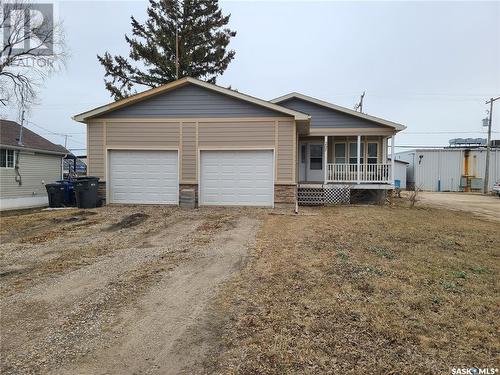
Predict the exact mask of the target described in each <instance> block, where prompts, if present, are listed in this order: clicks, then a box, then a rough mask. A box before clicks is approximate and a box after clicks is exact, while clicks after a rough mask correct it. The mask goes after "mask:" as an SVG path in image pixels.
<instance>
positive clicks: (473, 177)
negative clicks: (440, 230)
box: [395, 147, 500, 191]
mask: <svg viewBox="0 0 500 375" xmlns="http://www.w3.org/2000/svg"><path fill="white" fill-rule="evenodd" d="M395 159H396V160H402V161H406V162H408V163H409V165H408V168H407V170H406V172H407V186H408V187H410V186H415V187H418V188H420V189H421V190H425V191H464V190H466V189H471V190H476V189H477V190H481V189H482V187H483V183H484V173H485V164H486V148H485V147H477V148H458V147H456V148H455V147H450V148H442V149H416V150H411V151H405V152H400V153H397V154H396V158H395ZM489 175H490V176H489V187H490V189H491V188H492V187H493V184H494V183H495V182H496V181H497V180H498V179H500V148H492V149H491V155H490V167H489Z"/></svg>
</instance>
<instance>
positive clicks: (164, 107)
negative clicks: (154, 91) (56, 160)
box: [100, 84, 287, 118]
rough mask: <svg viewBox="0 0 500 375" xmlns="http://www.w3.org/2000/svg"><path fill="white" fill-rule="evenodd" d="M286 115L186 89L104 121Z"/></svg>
mask: <svg viewBox="0 0 500 375" xmlns="http://www.w3.org/2000/svg"><path fill="white" fill-rule="evenodd" d="M283 116H287V115H286V114H283V113H280V112H276V111H273V110H270V109H268V108H264V107H261V106H259V105H256V104H252V103H249V102H245V101H244V100H239V99H236V98H231V97H229V96H227V95H224V94H220V93H217V92H214V91H211V90H209V89H205V88H203V87H199V86H195V85H190V84H188V85H186V86H182V87H179V88H177V89H174V90H172V91H169V92H166V93H163V94H158V95H156V96H153V97H150V98H148V99H145V100H144V101H141V102H138V103H135V104H131V105H129V106H127V107H123V108H120V109H117V110H115V111H113V112H110V113H105V114H103V115H102V116H100V117H103V118H182V117H188V118H203V117H205V118H207V117H212V118H214V117H225V118H226V117H283Z"/></svg>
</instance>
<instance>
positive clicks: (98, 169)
mask: <svg viewBox="0 0 500 375" xmlns="http://www.w3.org/2000/svg"><path fill="white" fill-rule="evenodd" d="M87 174H88V175H89V176H95V177H99V178H100V179H101V180H105V179H106V178H105V175H104V125H103V124H102V123H89V124H88V125H87Z"/></svg>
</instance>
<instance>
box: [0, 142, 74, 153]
mask: <svg viewBox="0 0 500 375" xmlns="http://www.w3.org/2000/svg"><path fill="white" fill-rule="evenodd" d="M0 147H1V148H5V149H10V150H19V151H32V152H38V153H40V154H51V155H68V154H70V151H69V150H66V151H67V152H63V151H51V150H44V149H41V148H33V147H24V146H13V145H4V144H0ZM61 147H62V146H61Z"/></svg>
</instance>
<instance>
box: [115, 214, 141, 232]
mask: <svg viewBox="0 0 500 375" xmlns="http://www.w3.org/2000/svg"><path fill="white" fill-rule="evenodd" d="M148 217H149V215H146V214H145V213H143V212H138V213H135V214H132V215H128V216H125V217H124V218H123V219H121V220H120V221H119V222H117V223H114V224H112V225H110V226H109V227H108V228H106V230H108V231H111V232H113V231H117V230H120V229H126V228H132V227H135V226H137V225H139V224H141V223H143V222H145V221H146V220H147V218H148Z"/></svg>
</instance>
